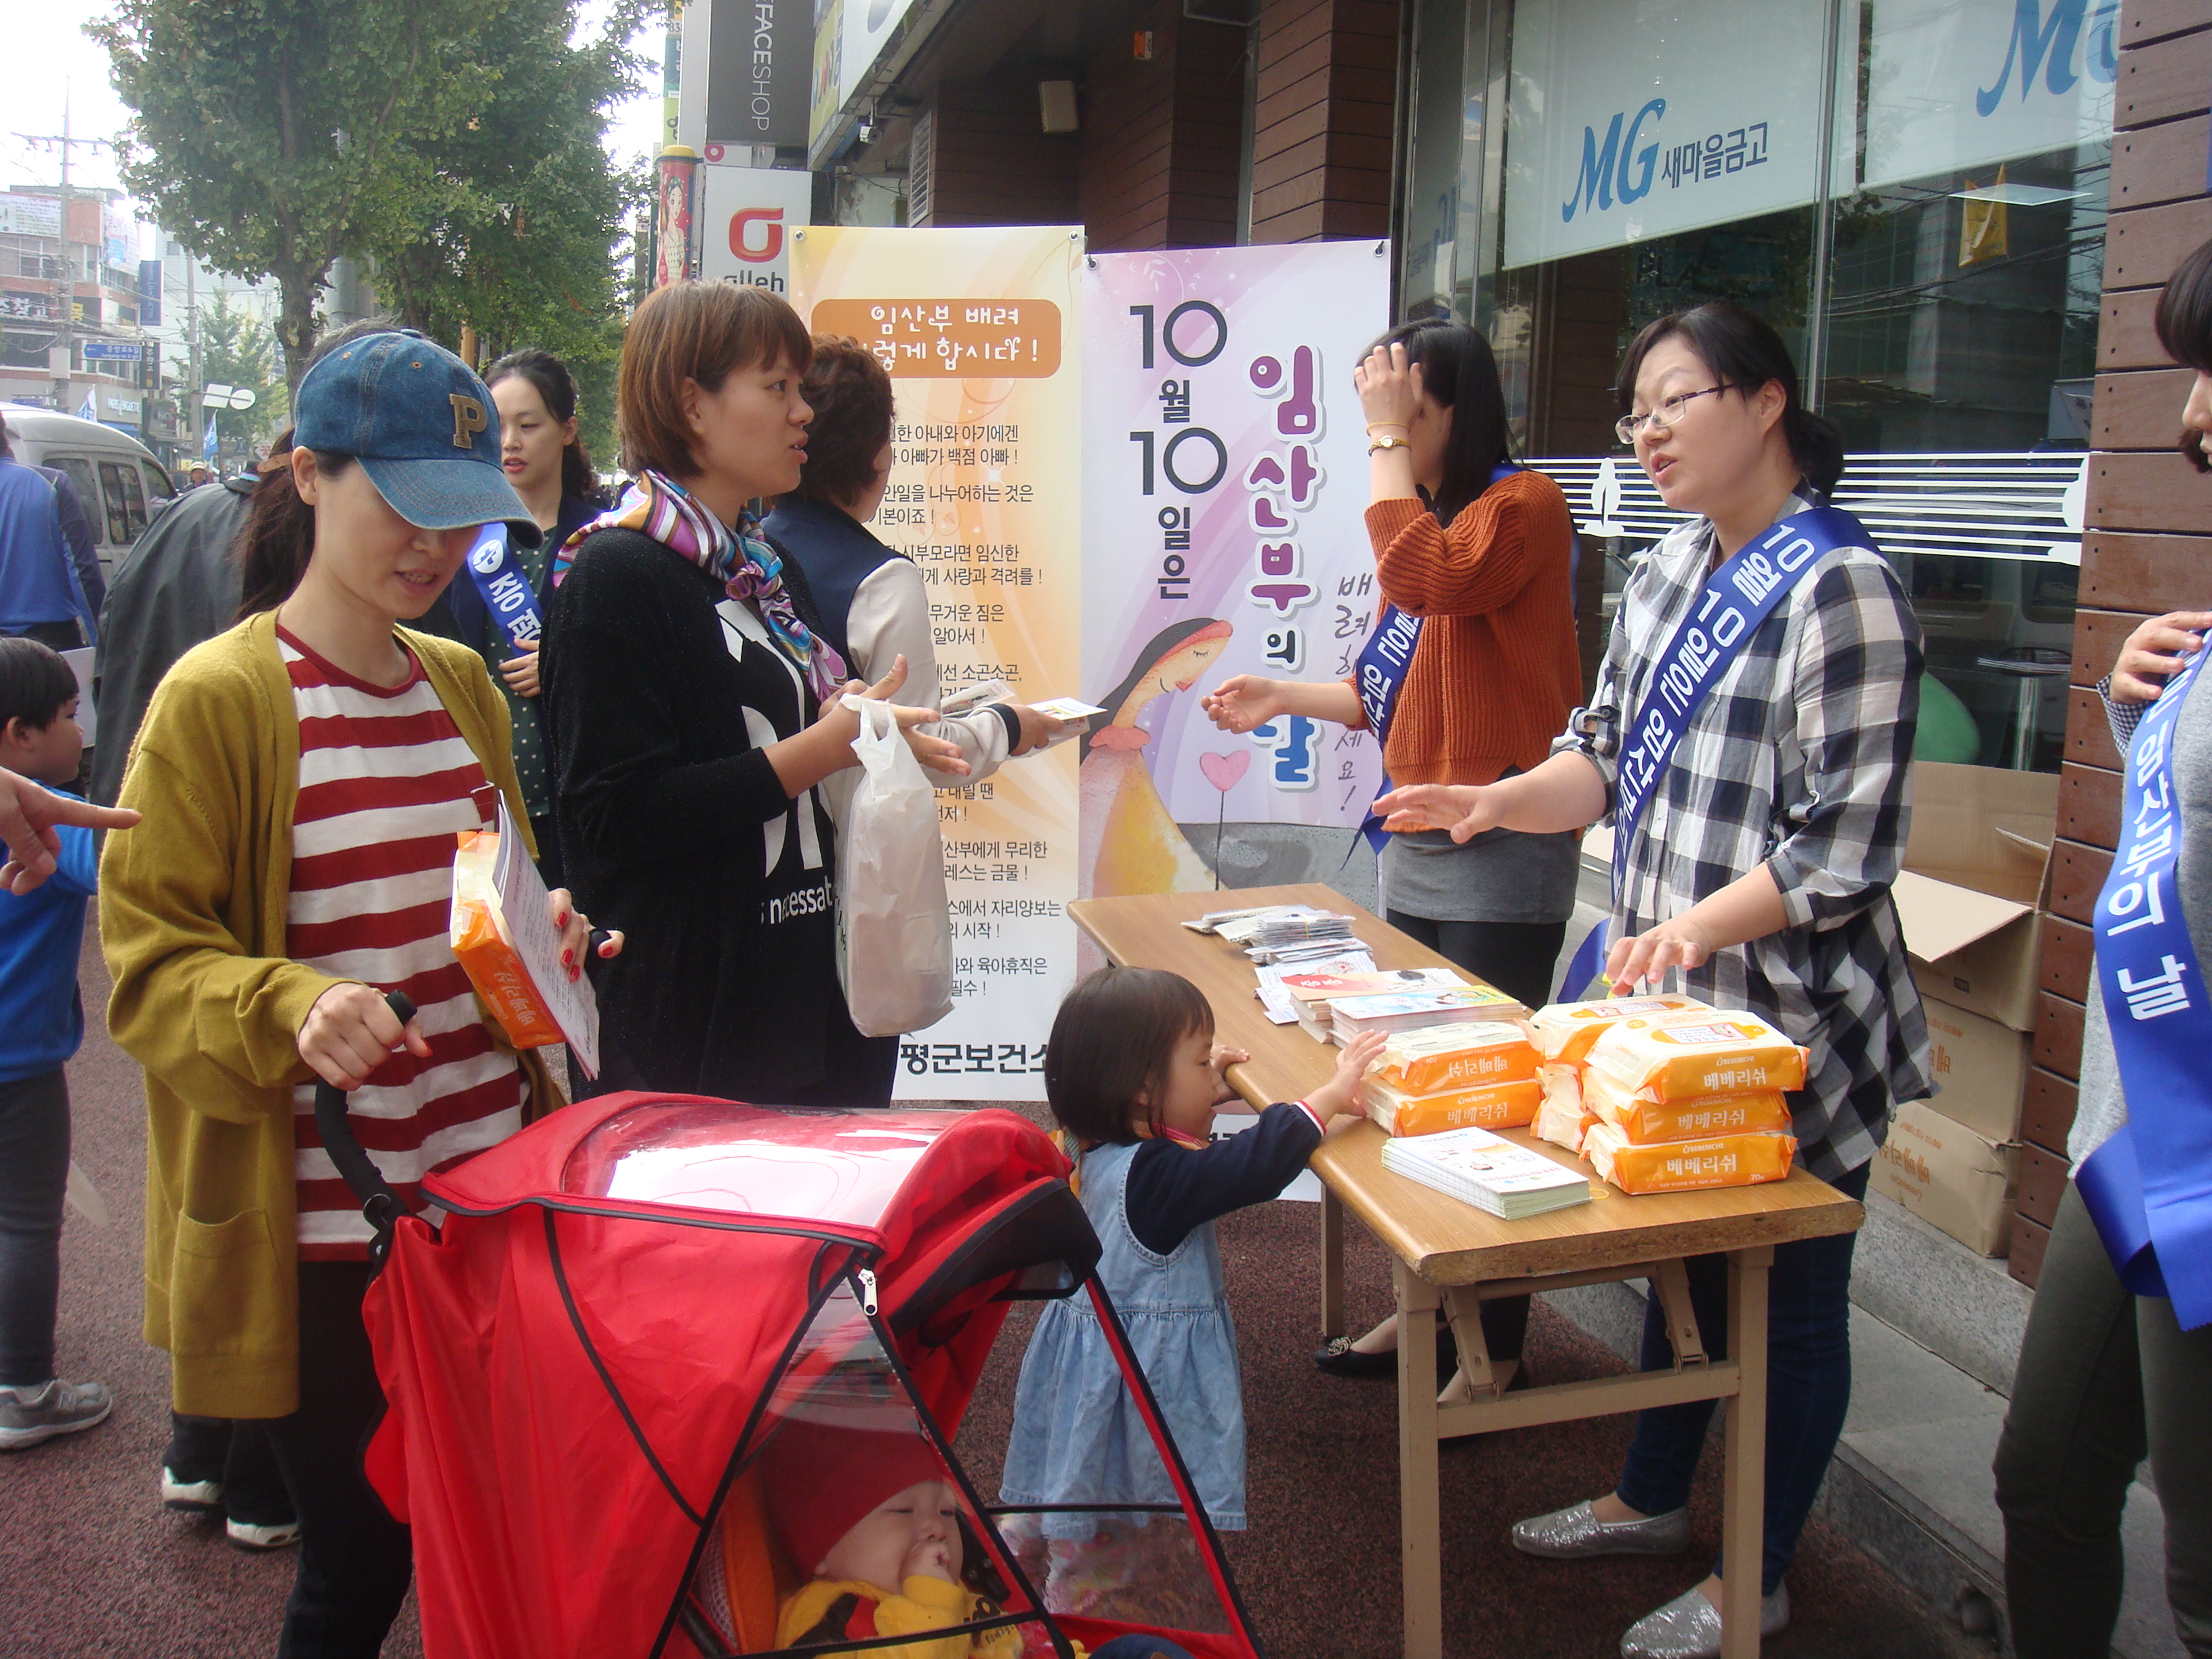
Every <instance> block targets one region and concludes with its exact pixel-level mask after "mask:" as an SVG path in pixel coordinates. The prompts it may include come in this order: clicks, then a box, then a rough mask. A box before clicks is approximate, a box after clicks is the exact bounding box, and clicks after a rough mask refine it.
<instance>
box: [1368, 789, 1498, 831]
mask: <svg viewBox="0 0 2212 1659" xmlns="http://www.w3.org/2000/svg"><path fill="white" fill-rule="evenodd" d="M1499 796H1500V792H1499V790H1498V786H1497V785H1495V784H1483V785H1475V784H1456V783H1409V784H1407V785H1406V786H1404V787H1402V788H1398V789H1393V790H1392V791H1391V792H1390V793H1389V794H1387V795H1383V796H1379V797H1377V799H1376V802H1375V811H1376V814H1377V815H1378V816H1379V817H1381V818H1382V820H1383V828H1384V829H1388V830H1389V831H1390V833H1391V834H1393V835H1403V834H1405V833H1406V832H1407V831H1408V830H1413V829H1449V830H1450V831H1451V838H1452V839H1453V840H1454V841H1455V842H1468V841H1472V840H1473V839H1474V837H1475V836H1479V835H1480V834H1481V833H1482V832H1483V831H1484V830H1486V829H1496V828H1498V824H1499V823H1501V822H1502V821H1503V820H1504V817H1505V805H1506V804H1505V802H1504V800H1503V799H1500V798H1499Z"/></svg>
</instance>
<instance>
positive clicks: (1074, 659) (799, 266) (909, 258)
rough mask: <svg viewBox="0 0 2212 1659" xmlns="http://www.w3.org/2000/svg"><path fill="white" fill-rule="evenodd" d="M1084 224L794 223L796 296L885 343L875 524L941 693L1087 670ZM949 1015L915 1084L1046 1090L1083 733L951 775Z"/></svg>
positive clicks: (808, 311) (1070, 955) (1060, 691)
mask: <svg viewBox="0 0 2212 1659" xmlns="http://www.w3.org/2000/svg"><path fill="white" fill-rule="evenodd" d="M1082 256H1083V245H1082V240H1081V233H1080V232H1079V231H1077V230H1074V229H1073V228H1068V227H1065V226H1063V227H1057V228H1054V227H1024V228H1018V229H978V230H891V229H881V228H858V227H852V226H844V227H821V226H817V227H815V228H811V229H809V230H806V231H804V232H794V233H793V236H792V261H791V283H792V289H793V303H794V304H795V305H796V306H797V307H798V308H799V314H800V315H801V316H804V317H806V318H808V319H809V321H810V325H811V327H812V328H813V329H814V330H815V331H817V332H827V333H841V334H849V335H851V336H852V337H854V338H855V339H857V340H859V341H860V343H862V344H864V345H866V346H867V347H868V348H869V349H872V351H874V352H875V353H876V355H877V356H878V358H879V359H880V360H881V361H882V362H883V363H884V367H885V368H888V369H889V370H890V374H891V377H892V382H893V385H894V386H895V387H896V392H897V406H896V416H895V422H894V426H893V431H892V469H891V474H890V484H889V488H888V489H887V490H886V492H885V495H884V504H883V506H882V507H881V508H880V509H879V510H878V513H877V515H876V519H875V521H874V524H873V525H872V529H873V530H874V531H875V532H876V533H877V534H878V536H880V537H882V538H883V539H884V541H885V542H886V543H888V544H890V546H892V547H893V548H896V550H899V551H900V552H902V553H904V554H905V555H907V556H908V557H909V558H911V559H912V560H913V561H914V562H915V564H916V565H917V566H918V567H919V568H920V569H921V576H922V580H923V583H924V585H925V586H926V587H927V591H928V594H929V601H930V621H931V624H932V632H933V636H934V644H935V648H936V652H937V665H938V674H939V680H940V682H941V686H942V689H943V690H945V691H948V692H949V691H951V690H957V688H959V687H960V686H963V685H970V684H979V683H981V682H982V681H984V680H988V679H1004V680H1005V681H1006V683H1007V684H1009V685H1011V686H1012V687H1013V689H1014V690H1015V693H1016V694H1017V695H1018V696H1020V697H1021V698H1022V699H1024V701H1028V702H1036V701H1040V700H1042V699H1043V698H1046V697H1050V696H1058V695H1064V694H1067V693H1071V692H1073V691H1074V690H1076V689H1077V688H1076V686H1075V684H1073V682H1074V679H1075V672H1076V669H1075V665H1076V664H1077V663H1078V661H1079V650H1080V645H1081V641H1080V638H1079V631H1078V630H1079V613H1078V606H1079V604H1080V602H1081V599H1082V594H1081V592H1080V588H1079V582H1080V580H1081V576H1080V570H1079V564H1078V548H1079V532H1080V528H1081V524H1082V502H1081V498H1080V489H1081V474H1080V471H1079V468H1078V466H1077V465H1076V457H1077V454H1078V453H1079V445H1080V443H1081V433H1082V428H1083V412H1082V411H1083V404H1082V386H1081V374H1082V368H1083V362H1084V359H1083V355H1082V337H1081V335H1082V331H1081V328H1080V326H1079V323H1080V315H1081V313H1080V311H1079V296H1078V293H1077V283H1076V277H1077V271H1078V268H1079V266H1080V264H1082ZM937 800H938V816H939V823H940V824H941V826H942V828H943V830H944V836H945V879H946V884H947V888H948V891H949V896H950V899H951V920H952V956H953V986H952V989H953V1005H952V1012H951V1013H950V1014H948V1015H946V1016H945V1018H944V1019H943V1020H941V1021H939V1023H938V1024H935V1025H933V1026H931V1027H930V1028H929V1029H928V1030H926V1031H921V1032H918V1033H915V1035H913V1036H908V1037H904V1038H902V1039H901V1040H900V1045H899V1067H898V1081H897V1094H898V1096H899V1097H900V1098H902V1099H909V1100H912V1099H952V1100H1039V1099H1042V1098H1043V1096H1044V1044H1045V1037H1046V1036H1047V1034H1048V1032H1049V1031H1050V1030H1051V1029H1052V1017H1053V1014H1054V1011H1055V1010H1056V1009H1057V1008H1058V1007H1059V1006H1060V998H1061V997H1062V996H1063V995H1064V994H1066V990H1067V987H1068V986H1069V984H1070V983H1071V982H1072V981H1073V978H1074V971H1075V933H1074V929H1073V927H1071V926H1070V925H1069V923H1068V921H1067V919H1066V904H1067V901H1069V900H1070V899H1072V898H1073V897H1074V896H1075V893H1076V885H1075V884H1076V852H1077V849H1076V745H1075V744H1073V743H1067V744H1060V745H1058V746H1056V747H1054V748H1053V749H1051V750H1048V751H1047V752H1045V753H1043V754H1039V755H1031V756H1027V757H1023V758H1022V759H1020V760H1015V761H1010V762H1008V763H1007V764H1006V766H1005V768H1004V769H1001V770H1000V772H999V773H998V774H997V775H994V776H993V777H990V778H987V779H985V780H983V781H981V782H979V783H972V784H969V785H968V786H966V787H963V788H958V789H946V790H941V791H939V793H938V797H937Z"/></svg>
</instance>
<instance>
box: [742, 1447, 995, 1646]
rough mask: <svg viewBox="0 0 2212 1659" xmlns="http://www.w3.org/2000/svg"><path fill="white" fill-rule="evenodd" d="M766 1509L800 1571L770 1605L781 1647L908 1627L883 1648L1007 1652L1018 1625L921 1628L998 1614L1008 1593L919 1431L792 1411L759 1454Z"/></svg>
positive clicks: (859, 1638) (833, 1643)
mask: <svg viewBox="0 0 2212 1659" xmlns="http://www.w3.org/2000/svg"><path fill="white" fill-rule="evenodd" d="M762 1466H763V1467H762V1473H763V1479H764V1482H765V1486H766V1490H767V1497H768V1510H769V1517H770V1519H771V1520H772V1521H773V1522H774V1523H775V1529H776V1533H777V1534H778V1536H780V1537H781V1539H782V1541H783V1543H784V1546H785V1547H786V1548H787V1549H788V1550H789V1551H790V1553H791V1559H792V1560H793V1562H794V1563H796V1564H797V1565H798V1567H799V1571H800V1573H801V1575H802V1576H804V1577H805V1578H806V1580H807V1583H805V1585H804V1586H803V1587H802V1588H801V1589H799V1591H798V1593H797V1594H795V1595H792V1596H790V1597H788V1598H787V1599H786V1600H785V1601H783V1603H782V1605H781V1608H780V1609H779V1611H778V1613H777V1616H776V1627H775V1640H776V1645H777V1646H778V1647H780V1648H814V1647H836V1646H838V1645H840V1644H842V1643H845V1642H848V1641H862V1642H865V1641H872V1640H874V1639H876V1638H879V1637H885V1636H904V1635H908V1634H913V1635H915V1637H917V1638H920V1639H917V1640H916V1641H915V1642H913V1643H910V1644H905V1645H902V1646H898V1647H889V1648H878V1649H873V1650H871V1652H872V1654H881V1655H883V1656H884V1659H964V1656H968V1655H975V1656H988V1659H1014V1656H1016V1655H1018V1654H1019V1653H1020V1652H1021V1650H1022V1638H1021V1633H1020V1632H1019V1631H1018V1630H1016V1629H1015V1628H1014V1627H1012V1626H1001V1627H1000V1628H999V1629H997V1630H986V1631H968V1632H959V1633H957V1634H955V1635H951V1636H942V1637H936V1638H931V1637H929V1636H928V1635H927V1632H932V1631H939V1630H944V1629H945V1628H946V1627H948V1626H954V1625H961V1624H965V1623H968V1622H969V1620H978V1619H992V1618H995V1617H997V1616H998V1614H999V1613H1000V1608H1001V1607H1002V1606H1003V1604H1004V1602H1005V1601H1006V1586H1005V1585H1004V1584H1003V1583H1000V1581H999V1577H998V1574H997V1573H996V1572H995V1571H994V1570H993V1568H992V1565H991V1561H990V1558H989V1556H988V1555H987V1553H985V1552H984V1550H983V1549H982V1548H981V1546H980V1543H979V1542H978V1541H975V1540H973V1539H972V1538H971V1537H970V1535H969V1521H968V1518H967V1516H966V1515H965V1513H964V1512H963V1510H962V1508H961V1504H960V1496H959V1492H958V1489H957V1487H955V1486H953V1484H952V1482H951V1480H950V1478H949V1477H948V1476H947V1475H946V1474H945V1468H944V1465H943V1464H941V1463H939V1462H938V1459H937V1455H936V1453H935V1452H934V1451H933V1450H932V1449H931V1448H930V1445H929V1443H928V1442H927V1440H925V1439H923V1438H922V1437H921V1435H919V1434H916V1433H910V1432H900V1431H878V1430H867V1429H858V1428H848V1427H842V1426H830V1425H823V1424H817V1423H807V1422H792V1423H789V1424H787V1425H785V1427H784V1429H783V1431H782V1432H781V1434H779V1435H777V1437H775V1439H774V1440H773V1441H771V1442H770V1443H769V1446H768V1449H766V1451H764V1452H763V1454H762Z"/></svg>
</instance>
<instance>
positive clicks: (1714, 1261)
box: [1619, 1165, 1873, 1595]
mask: <svg viewBox="0 0 2212 1659" xmlns="http://www.w3.org/2000/svg"><path fill="white" fill-rule="evenodd" d="M1872 1173H1873V1170H1872V1166H1871V1165H1867V1166H1863V1167H1861V1168H1859V1169H1857V1170H1852V1171H1851V1172H1850V1174H1849V1175H1847V1176H1841V1177H1839V1178H1838V1179H1837V1180H1835V1181H1832V1182H1830V1183H1829V1185H1831V1186H1832V1187H1833V1188H1835V1189H1836V1190H1837V1191H1838V1192H1839V1193H1842V1194H1844V1196H1846V1197H1848V1198H1857V1199H1863V1198H1864V1197H1865V1196H1866V1189H1867V1177H1868V1176H1869V1175H1870V1174H1872ZM1856 1237H1857V1234H1855V1233H1844V1234H1841V1235H1839V1236H1838V1237H1834V1238H1808V1239H1802V1240H1800V1241H1799V1242H1798V1243H1794V1244H1778V1245H1776V1246H1775V1249H1774V1267H1773V1268H1772V1270H1771V1273H1769V1274H1768V1276H1767V1293H1766V1532H1765V1546H1766V1547H1765V1562H1764V1564H1763V1566H1764V1571H1762V1573H1761V1575H1760V1579H1759V1589H1760V1593H1761V1594H1763V1595H1772V1594H1773V1593H1774V1590H1775V1587H1776V1586H1777V1585H1778V1584H1780V1583H1781V1582H1782V1575H1783V1574H1784V1572H1787V1571H1789V1570H1790V1560H1791V1559H1792V1558H1794V1557H1795V1556H1796V1553H1797V1534H1799V1533H1800V1532H1802V1531H1803V1530H1804V1527H1805V1517H1806V1516H1808V1515H1809V1514H1811V1513H1812V1510H1813V1499H1814V1498H1815V1497H1817V1496H1818V1495H1819V1493H1820V1482H1821V1480H1823V1479H1824V1478H1825V1477H1826V1474H1827V1472H1828V1460H1829V1459H1830V1458H1831V1457H1832V1456H1834V1455H1835V1451H1836V1441H1837V1440H1838V1437H1841V1435H1842V1434H1843V1431H1844V1412H1845V1411H1846V1410H1847V1409H1848V1408H1849V1407H1850V1403H1851V1328H1850V1311H1851V1304H1850V1286H1851V1246H1852V1241H1853V1240H1854V1239H1855V1238H1856ZM1688 1267H1689V1273H1690V1304H1691V1305H1692V1307H1693V1308H1694V1309H1695V1310H1697V1316H1698V1330H1699V1334H1700V1335H1701V1337H1702V1338H1703V1340H1704V1341H1705V1352H1707V1353H1709V1354H1711V1356H1712V1357H1713V1358H1716V1359H1725V1358H1727V1357H1728V1352H1727V1349H1728V1342H1727V1334H1728V1258H1727V1257H1725V1256H1719V1255H1701V1256H1694V1257H1692V1258H1691V1260H1690V1261H1689V1263H1688ZM1716 1339H1718V1340H1716ZM1673 1364H1674V1345H1673V1344H1671V1343H1670V1342H1668V1340H1667V1319H1666V1315H1665V1313H1664V1312H1663V1311H1662V1310H1661V1308H1660V1306H1659V1298H1658V1297H1657V1296H1656V1295H1655V1296H1653V1297H1651V1299H1650V1304H1649V1305H1647V1306H1646V1308H1645V1309H1644V1360H1643V1368H1644V1370H1647V1371H1659V1370H1668V1368H1670V1367H1671V1366H1672V1365H1673ZM1715 1403H1716V1402H1715V1401H1711V1400H1699V1401H1692V1402H1691V1403H1690V1404H1688V1405H1684V1406H1662V1407H1657V1408H1656V1409H1654V1410H1651V1411H1647V1412H1641V1413H1638V1415H1637V1419H1636V1438H1635V1439H1634V1440H1633V1441H1632V1442H1631V1443H1629V1448H1628V1462H1627V1465H1626V1468H1624V1469H1623V1470H1622V1472H1621V1476H1620V1489H1619V1496H1620V1501H1621V1502H1622V1503H1624V1504H1627V1505H1628V1507H1629V1508H1631V1509H1632V1510H1641V1511H1642V1512H1643V1513H1644V1514H1645V1515H1663V1514H1665V1513H1666V1512H1667V1511H1668V1510H1678V1509H1680V1508H1681V1507H1682V1505H1683V1504H1686V1503H1688V1502H1689V1501H1690V1480H1691V1477H1692V1476H1693V1475H1694V1474H1697V1472H1698V1457H1699V1454H1700V1453H1701V1452H1703V1451H1704V1450H1705V1429H1706V1426H1707V1425H1709V1424H1710V1423H1711V1421H1712V1417H1713V1407H1714V1405H1715ZM1719 1570H1720V1569H1719V1567H1718V1566H1716V1567H1715V1569H1714V1571H1719Z"/></svg>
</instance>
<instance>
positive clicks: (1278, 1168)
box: [1121, 1101, 1321, 1255]
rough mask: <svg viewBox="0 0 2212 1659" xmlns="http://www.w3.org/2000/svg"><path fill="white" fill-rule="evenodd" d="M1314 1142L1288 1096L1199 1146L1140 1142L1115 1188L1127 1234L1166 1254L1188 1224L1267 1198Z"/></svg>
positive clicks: (1312, 1127)
mask: <svg viewBox="0 0 2212 1659" xmlns="http://www.w3.org/2000/svg"><path fill="white" fill-rule="evenodd" d="M1320 1145H1321V1126H1320V1125H1319V1124H1318V1123H1316V1122H1315V1121H1314V1120H1313V1115H1312V1114H1311V1113H1310V1112H1309V1111H1307V1110H1306V1109H1305V1108H1304V1107H1303V1106H1299V1105H1294V1104H1292V1103H1291V1102H1289V1101H1278V1102H1277V1103H1275V1104H1274V1105H1273V1106H1270V1107H1268V1108H1267V1110H1266V1111H1264V1112H1262V1113H1261V1114H1260V1121H1258V1122H1257V1123H1255V1124H1254V1125H1253V1126H1252V1127H1250V1128H1249V1129H1246V1130H1244V1131H1243V1132H1242V1133H1238V1134H1233V1135H1225V1136H1223V1137H1222V1138H1221V1139H1218V1140H1216V1141H1214V1142H1212V1144H1211V1145H1209V1146H1205V1147H1202V1148H1201V1147H1191V1146H1176V1143H1175V1142H1173V1141H1171V1140H1147V1141H1146V1142H1144V1143H1143V1144H1142V1145H1140V1146H1139V1147H1138V1148H1137V1151H1136V1153H1135V1155H1134V1156H1133V1157H1132V1158H1130V1160H1129V1174H1128V1177H1127V1180H1126V1181H1125V1182H1123V1184H1122V1188H1121V1202H1122V1208H1123V1210H1124V1212H1126V1213H1127V1216H1128V1218H1129V1231H1131V1232H1133V1233H1134V1234H1135V1235H1136V1236H1137V1243H1139V1244H1141V1245H1143V1246H1144V1247H1145V1248H1146V1249H1148V1250H1150V1251H1152V1253H1153V1254H1154V1255H1168V1254H1169V1253H1170V1251H1172V1250H1173V1249H1175V1247H1176V1245H1178V1244H1180V1243H1182V1242H1183V1240H1184V1238H1185V1237H1188V1235H1189V1233H1190V1231H1191V1230H1192V1229H1193V1228H1194V1227H1198V1226H1202V1225H1204V1224H1206V1222H1209V1221H1213V1220H1217V1219H1218V1218H1221V1217H1222V1216H1225V1215H1227V1214H1228V1213H1229V1212H1231V1211H1232V1210H1242V1209H1244V1208H1247V1207H1248V1206H1251V1205H1254V1204H1264V1203H1266V1202H1267V1200H1269V1199H1271V1198H1273V1197H1274V1196H1275V1195H1276V1194H1279V1193H1280V1192H1281V1191H1282V1190H1283V1188H1285V1187H1287V1186H1289V1185H1290V1184H1291V1182H1292V1181H1294V1180H1296V1179H1297V1173H1298V1171H1299V1170H1303V1169H1304V1168H1305V1167H1306V1160H1307V1159H1308V1158H1311V1157H1312V1156H1313V1149H1314V1148H1315V1147H1316V1146H1320Z"/></svg>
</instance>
